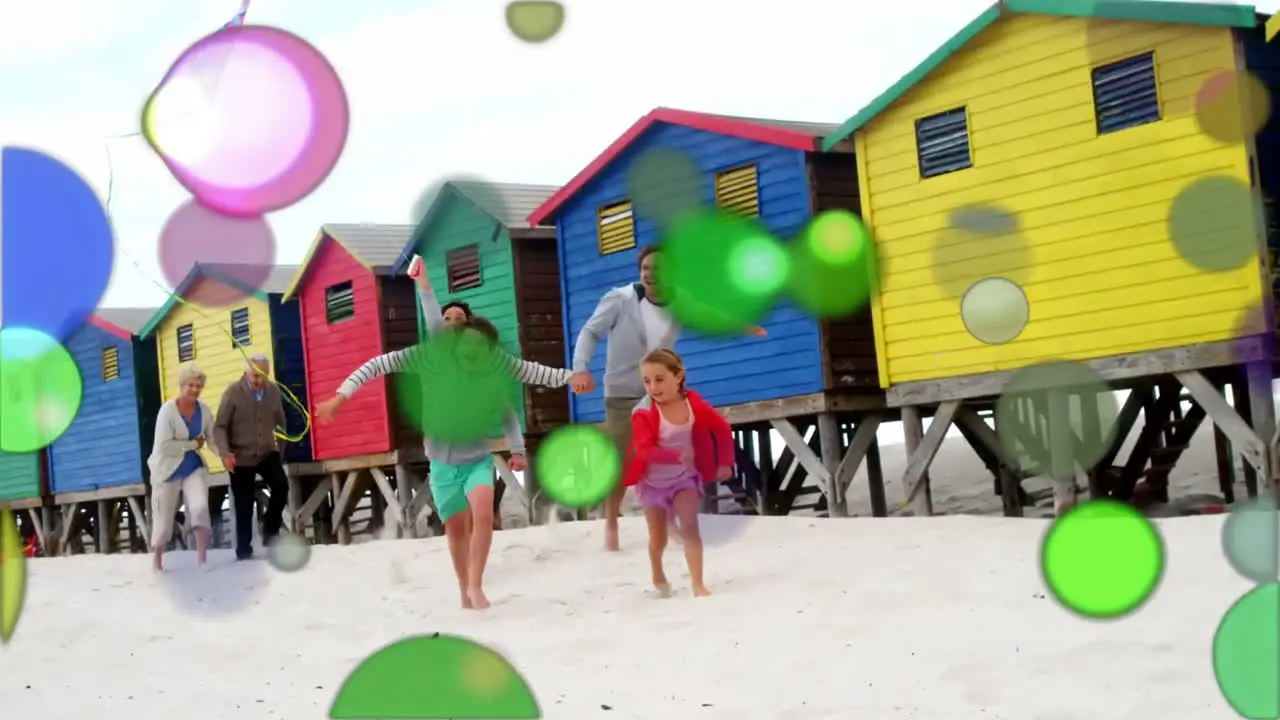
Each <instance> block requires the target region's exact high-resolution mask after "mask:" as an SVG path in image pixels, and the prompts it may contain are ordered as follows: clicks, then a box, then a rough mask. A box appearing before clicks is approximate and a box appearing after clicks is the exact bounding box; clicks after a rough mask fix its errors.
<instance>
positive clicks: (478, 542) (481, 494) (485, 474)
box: [316, 317, 528, 610]
mask: <svg viewBox="0 0 1280 720" xmlns="http://www.w3.org/2000/svg"><path fill="white" fill-rule="evenodd" d="M455 329H456V331H457V332H461V333H463V335H462V337H460V338H459V343H458V353H459V355H458V361H459V363H460V364H461V365H463V366H464V367H470V368H472V369H474V370H476V371H477V372H478V371H481V370H483V366H484V364H486V363H493V362H495V358H500V356H502V350H501V348H500V347H499V345H498V331H497V329H496V328H494V326H493V323H491V322H489V321H488V320H485V319H484V318H482V317H472V318H471V319H470V320H468V321H467V323H466V324H465V325H463V326H461V327H457V328H455ZM420 358H422V355H420V354H419V352H418V350H417V347H416V346H415V347H413V348H408V349H405V350H397V351H395V352H392V353H387V354H385V355H379V356H378V357H375V358H373V359H372V360H370V361H368V362H366V363H365V364H364V365H361V366H360V367H359V368H358V369H356V371H355V372H354V373H352V374H351V376H350V377H348V378H347V379H346V381H344V382H343V383H342V385H341V386H340V387H339V388H338V394H337V395H336V396H334V397H333V398H331V399H329V400H326V401H325V402H323V403H321V404H320V406H319V407H317V408H316V414H317V415H318V416H319V418H320V419H321V420H322V421H324V422H328V421H330V420H332V419H333V417H334V416H335V415H336V414H337V412H338V410H339V409H340V408H341V407H342V405H343V403H345V402H346V401H347V400H348V399H350V398H351V396H352V395H354V394H355V392H356V390H359V389H360V386H361V385H363V384H364V383H366V382H368V381H369V380H372V379H373V378H375V377H380V376H382V375H385V374H387V373H391V372H405V371H408V370H410V369H414V368H416V366H417V364H418V363H419V362H421V360H420ZM497 361H499V362H500V361H501V360H500V359H499V360H497ZM503 434H505V435H506V438H507V444H508V448H509V449H510V451H511V460H509V461H508V465H509V466H510V467H511V469H512V470H514V471H516V472H520V471H522V470H524V469H526V468H527V467H528V463H527V462H526V460H525V449H524V435H522V434H521V432H520V421H519V419H518V418H517V417H516V413H515V410H513V409H508V411H507V414H506V418H505V419H504V422H503ZM423 444H424V445H425V446H426V450H427V457H429V458H431V470H430V476H429V478H428V480H427V486H428V488H429V489H430V492H431V499H432V501H433V502H434V503H435V506H436V512H438V513H439V514H440V519H441V521H443V522H444V530H445V535H446V536H447V537H448V540H449V556H450V558H452V560H453V570H454V573H456V574H457V576H458V589H459V591H460V592H461V595H462V607H464V608H467V609H475V610H483V609H485V608H487V607H489V600H488V598H486V597H485V594H484V587H483V580H484V569H485V565H486V564H487V563H488V560H489V547H490V545H491V544H492V542H493V512H494V511H493V474H494V467H493V455H492V454H491V453H490V450H489V442H488V440H487V439H480V440H477V441H474V442H468V443H453V444H450V443H444V442H437V441H433V440H432V439H431V438H429V437H427V438H424V439H423Z"/></svg>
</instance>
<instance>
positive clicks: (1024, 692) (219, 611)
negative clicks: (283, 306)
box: [0, 516, 1249, 720]
mask: <svg viewBox="0 0 1280 720" xmlns="http://www.w3.org/2000/svg"><path fill="white" fill-rule="evenodd" d="M705 522H706V523H707V533H708V536H709V537H712V538H715V537H720V538H724V540H723V541H722V542H719V543H717V544H714V545H713V546H711V547H710V548H709V550H708V558H707V567H708V582H709V584H710V586H711V587H712V589H713V590H714V591H715V592H716V595H715V596H713V597H711V598H707V599H698V600H694V599H693V598H691V597H690V596H689V594H688V586H687V577H686V576H685V574H684V572H683V558H682V557H681V556H680V554H679V552H678V550H672V551H669V552H668V555H667V558H668V572H669V573H670V575H671V577H672V579H673V582H675V583H676V585H677V588H678V591H677V594H676V596H675V597H672V598H670V599H666V600H659V599H653V598H651V597H649V596H648V595H647V594H646V592H645V591H646V583H647V580H648V568H647V561H646V557H645V551H644V544H645V541H644V530H643V526H642V523H640V522H639V521H638V520H637V519H635V518H628V519H626V520H625V521H624V525H623V528H622V530H623V544H624V547H623V552H622V553H621V554H618V555H606V554H605V553H603V552H602V551H601V550H600V547H599V544H600V528H599V523H598V522H583V523H564V524H557V525H552V526H548V527H540V528H532V529H525V530H512V531H504V532H501V533H498V534H497V535H496V539H495V544H494V549H493V555H492V560H491V564H490V572H489V581H488V582H489V593H490V597H491V598H492V600H493V601H494V607H493V608H492V609H491V610H489V611H488V612H486V613H475V612H466V611H462V610H460V609H458V608H457V588H456V586H455V585H454V584H453V577H452V573H451V571H450V568H449V560H448V557H447V553H446V552H445V545H444V542H443V539H440V538H431V539H424V540H398V541H397V540H392V541H378V542H369V543H364V544H360V545H352V546H347V547H337V546H323V547H318V548H316V549H315V552H314V554H313V556H312V559H311V562H310V564H309V565H308V566H307V567H305V568H304V569H302V570H301V571H299V572H296V573H293V574H283V573H279V572H277V571H275V570H274V569H273V568H272V567H271V566H270V565H268V564H267V563H265V562H252V563H239V564H233V563H231V562H230V557H229V555H228V553H227V552H226V551H219V552H218V553H216V556H215V559H214V562H215V563H218V564H225V565H226V567H225V568H219V569H217V570H215V571H213V572H203V573H202V572H199V571H197V570H195V569H194V568H192V567H191V565H190V563H191V559H192V556H191V555H190V554H189V553H176V554H174V555H172V556H171V561H170V564H171V566H172V568H173V569H172V570H171V572H169V573H168V574H167V575H165V576H163V577H161V576H156V575H154V574H153V573H151V572H150V570H149V569H148V567H147V565H148V558H147V557H145V556H142V555H133V556H129V555H123V556H120V555H117V556H92V555H90V556H78V557H70V558H53V559H44V560H38V561H35V562H32V563H31V564H30V568H31V572H30V590H29V594H28V596H27V605H26V610H25V613H24V615H23V618H22V621H21V623H20V624H19V626H18V630H17V634H16V635H15V637H14V638H13V640H12V642H11V643H10V644H9V645H8V646H7V647H5V648H4V649H3V650H2V651H0V693H2V694H3V697H4V698H5V701H4V702H5V716H6V717H10V716H12V717H19V718H30V717H36V716H38V717H42V718H51V719H61V718H84V717H110V718H116V717H120V718H123V717H130V718H139V719H145V720H151V719H155V720H161V719H168V718H174V717H192V718H214V717H243V718H281V719H284V718H287V719H288V720H300V719H303V718H322V717H327V712H328V708H329V705H330V703H331V702H332V700H333V698H334V694H335V692H336V691H337V690H338V688H339V687H340V686H341V684H342V683H343V681H344V678H345V677H346V675H347V673H348V672H350V671H351V670H352V669H353V668H354V667H355V666H356V665H357V663H359V662H360V661H361V660H362V658H364V657H365V656H367V655H368V654H370V653H372V652H374V651H375V650H377V649H379V648H380V647H382V646H384V645H386V644H388V643H390V642H393V641H395V640H397V639H399V638H401V637H403V636H406V635H413V634H421V633H432V632H443V633H447V634H456V635H463V636H467V637H471V638H474V639H475V640H477V641H480V642H483V643H486V644H488V645H490V646H491V647H493V648H494V649H496V650H498V651H499V652H501V653H503V654H504V655H505V656H506V657H507V658H508V659H509V660H510V661H511V662H512V663H513V665H514V666H515V667H516V668H517V669H518V670H519V671H520V672H521V673H523V675H524V677H525V678H526V680H527V682H528V683H529V685H530V687H531V688H532V689H533V692H534V693H535V695H536V697H537V698H538V701H539V703H540V704H541V708H542V712H543V716H544V717H546V718H557V719H559V718H564V719H577V718H619V719H622V718H635V719H637V720H639V719H644V720H649V719H651V718H673V719H677V720H678V719H682V718H735V719H737V718H760V719H762V720H764V719H769V720H772V719H778V718H784V717H786V718H800V719H805V720H807V719H815V720H816V719H819V718H832V719H834V718H865V719H866V720H889V719H893V718H911V719H912V720H944V719H945V720H953V719H956V718H1010V719H1013V718H1031V717H1034V718H1038V719H1041V720H1068V719H1070V720H1079V719H1080V718H1093V719H1099V720H1101V719H1111V718H1114V719H1116V720H1120V719H1129V720H1149V719H1150V718H1153V717H1160V718H1164V719H1165V720H1182V719H1184V718H1185V719H1187V720H1191V719H1192V718H1194V719H1195V720H1215V719H1219V718H1220V719H1222V720H1227V719H1228V718H1232V717H1235V715H1234V714H1233V713H1232V712H1231V710H1230V709H1229V708H1228V706H1227V705H1226V704H1225V702H1224V701H1223V700H1222V699H1221V697H1220V695H1219V693H1218V691H1217V689H1216V686H1215V683H1214V678H1213V675H1212V672H1211V669H1210V663H1209V657H1210V646H1211V639H1212V635H1213V632H1214V628H1215V626H1216V624H1217V622H1218V620H1219V619H1220V618H1221V617H1222V614H1223V613H1224V612H1225V611H1226V609H1227V608H1228V607H1229V606H1230V604H1231V603H1232V602H1233V601H1234V600H1235V599H1236V598H1237V597H1238V596H1240V595H1241V594H1243V593H1244V592H1245V591H1247V590H1248V588H1249V584H1248V583H1247V582H1246V581H1245V580H1243V579H1240V578H1239V577H1237V576H1236V575H1235V574H1234V573H1233V572H1232V571H1231V569H1230V568H1229V566H1228V565H1227V564H1226V562H1224V560H1223V558H1222V553H1221V550H1220V547H1219V539H1218V534H1219V532H1220V524H1221V522H1222V519H1221V517H1220V516H1219V517H1216V518H1215V517H1196V518H1178V519H1171V520H1167V521H1161V523H1160V528H1161V530H1162V531H1163V533H1164V537H1165V542H1166V544H1167V548H1168V553H1169V558H1170V560H1169V563H1168V568H1167V574H1166V576H1165V579H1164V582H1163V584H1162V586H1161V587H1160V589H1159V591H1158V593H1157V595H1156V596H1155V597H1154V599H1153V600H1152V601H1151V602H1150V603H1149V604H1148V605H1147V606H1145V607H1144V608H1143V609H1141V610H1139V611H1138V612H1137V613H1136V614H1134V615H1132V616H1130V617H1128V618H1125V619H1122V620H1118V621H1114V622H1111V623H1106V624H1103V623H1097V622H1089V621H1085V620H1082V619H1079V618H1077V617H1075V616H1073V615H1071V614H1069V613H1067V612H1066V611H1065V610H1063V609H1062V608H1060V607H1059V606H1058V605H1057V604H1056V603H1055V602H1054V601H1053V600H1051V599H1047V598H1046V597H1045V591H1044V588H1043V585H1042V583H1041V580H1040V577H1039V574H1038V571H1037V567H1036V546H1037V542H1038V540H1039V538H1040V535H1041V533H1042V532H1043V531H1044V529H1045V526H1046V521H1043V520H1030V519H1029V520H1006V519H1002V518H978V517H942V518H929V519H916V518H900V519H887V520H883V519H844V520H825V519H816V518H814V519H805V518H797V517H788V518H743V517H710V518H707V519H706V520H705ZM416 681H419V682H423V683H428V682H430V677H429V676H427V675H423V676H422V677H420V678H417V679H416Z"/></svg>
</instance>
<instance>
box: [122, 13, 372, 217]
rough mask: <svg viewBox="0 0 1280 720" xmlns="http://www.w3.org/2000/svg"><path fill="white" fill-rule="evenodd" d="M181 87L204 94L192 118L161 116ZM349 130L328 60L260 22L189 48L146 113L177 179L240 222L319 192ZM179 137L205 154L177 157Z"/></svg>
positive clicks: (156, 145) (154, 142)
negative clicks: (193, 136) (192, 137)
mask: <svg viewBox="0 0 1280 720" xmlns="http://www.w3.org/2000/svg"><path fill="white" fill-rule="evenodd" d="M179 89H181V90H183V91H185V93H184V97H185V96H191V95H193V94H194V95H195V96H198V98H196V99H194V100H191V101H190V102H189V103H187V107H189V108H191V109H190V111H189V112H185V113H184V112H182V111H178V112H176V114H175V113H172V112H171V113H164V112H162V109H163V108H167V107H170V106H172V105H173V103H172V102H169V100H170V98H171V97H172V96H175V95H178V94H179ZM188 99H189V98H188ZM349 125H350V114H349V108H348V105H347V96H346V91H345V90H344V89H343V87H342V82H341V80H340V79H339V78H338V74H337V72H336V71H335V70H334V68H333V66H332V65H331V64H329V61H328V60H327V59H325V57H324V56H323V55H321V54H320V52H319V51H318V50H317V49H316V48H315V47H313V46H312V45H311V44H309V43H307V42H306V41H305V40H303V39H302V38H300V37H298V36H297V35H294V34H292V33H289V32H286V31H284V30H280V29H277V28H271V27H264V26H259V25H244V26H239V27H230V28H226V29H223V30H220V31H218V32H216V33H213V34H212V35H209V36H207V37H205V38H203V39H201V40H200V41H198V42H196V43H195V44H193V45H192V46H191V47H189V48H187V50H186V51H184V52H183V53H182V54H181V55H180V56H179V57H178V59H177V61H176V62H174V64H173V66H172V67H171V68H170V69H169V71H168V72H167V73H166V74H165V77H164V79H163V80H162V81H161V82H160V84H159V86H157V88H156V90H155V92H154V93H153V94H152V96H151V98H150V99H149V100H148V101H147V106H146V108H145V109H144V111H143V130H144V136H145V137H146V138H147V140H148V142H149V143H150V144H151V146H152V148H153V149H154V150H155V151H156V153H157V154H158V155H159V156H160V158H161V159H162V160H163V161H164V163H165V165H166V166H167V167H168V169H169V172H170V173H171V174H172V175H173V177H174V178H175V179H176V180H177V181H178V182H179V183H180V184H181V185H182V186H183V187H184V188H186V189H187V191H189V192H190V193H191V194H192V195H193V196H194V197H195V198H196V199H197V200H199V201H200V202H201V203H203V204H205V205H207V206H208V207H210V208H212V209H214V210H216V211H218V212H220V213H223V214H227V215H233V216H238V217H255V216H260V215H263V214H266V213H268V212H272V211H275V210H280V209H282V208H286V207H289V206H290V205H293V204H294V203H297V202H298V201H300V200H302V199H303V198H304V197H306V196H307V195H309V194H310V193H311V192H313V191H314V190H315V189H316V188H317V187H319V186H320V185H321V183H323V182H324V180H325V179H326V178H327V177H328V176H329V173H330V172H331V171H332V170H333V168H334V166H335V165H336V164H337V162H338V159H339V157H341V155H342V150H343V148H344V147H345V145H346V140H347V132H348V129H349ZM180 135H195V136H197V137H196V139H197V141H198V143H199V145H200V146H201V151H200V152H198V153H193V152H178V151H177V147H178V146H181V145H184V143H181V142H176V141H175V140H174V138H176V137H177V136H180ZM184 139H185V140H187V143H186V144H190V142H191V140H190V139H189V138H184Z"/></svg>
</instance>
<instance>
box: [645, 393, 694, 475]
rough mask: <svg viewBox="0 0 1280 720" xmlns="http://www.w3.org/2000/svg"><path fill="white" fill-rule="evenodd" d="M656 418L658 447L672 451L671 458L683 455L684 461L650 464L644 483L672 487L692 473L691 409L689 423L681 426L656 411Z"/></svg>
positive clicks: (686, 402) (687, 404)
mask: <svg viewBox="0 0 1280 720" xmlns="http://www.w3.org/2000/svg"><path fill="white" fill-rule="evenodd" d="M685 406H686V407H689V401H687V400H686V401H685ZM658 417H659V421H658V447H660V448H662V449H664V450H668V451H672V453H671V454H672V456H676V457H679V456H681V455H683V456H684V459H683V460H677V461H675V462H673V463H660V462H655V463H651V464H650V465H649V471H648V472H647V473H645V478H644V482H645V484H646V485H651V486H653V487H672V486H674V485H676V484H677V483H678V482H680V481H681V480H683V479H684V478H686V477H688V476H689V473H691V472H694V467H693V408H692V407H689V421H688V422H686V423H684V424H683V425H676V424H675V423H673V422H671V421H669V420H667V418H666V416H664V415H663V414H662V411H661V410H659V411H658Z"/></svg>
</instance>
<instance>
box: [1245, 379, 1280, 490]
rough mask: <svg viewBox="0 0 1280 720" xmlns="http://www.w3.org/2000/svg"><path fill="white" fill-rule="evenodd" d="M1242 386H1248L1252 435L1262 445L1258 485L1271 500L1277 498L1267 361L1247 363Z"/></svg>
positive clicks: (1273, 418)
mask: <svg viewBox="0 0 1280 720" xmlns="http://www.w3.org/2000/svg"><path fill="white" fill-rule="evenodd" d="M1245 374H1246V383H1247V384H1248V386H1249V405H1250V406H1251V407H1250V420H1251V424H1252V426H1253V431H1254V433H1256V434H1257V436H1258V438H1259V439H1261V440H1262V441H1263V448H1262V449H1263V451H1264V454H1265V460H1264V464H1263V467H1261V468H1259V469H1258V479H1259V481H1260V485H1261V486H1262V487H1263V488H1265V490H1266V492H1267V493H1268V494H1270V495H1271V497H1272V498H1280V484H1277V476H1276V467H1275V461H1274V458H1273V453H1272V449H1271V441H1272V437H1273V436H1274V435H1275V432H1276V408H1275V393H1274V392H1273V390H1272V385H1271V379H1272V374H1273V373H1272V365H1271V361H1270V360H1268V361H1266V362H1255V363H1249V364H1248V365H1246V366H1245Z"/></svg>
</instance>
